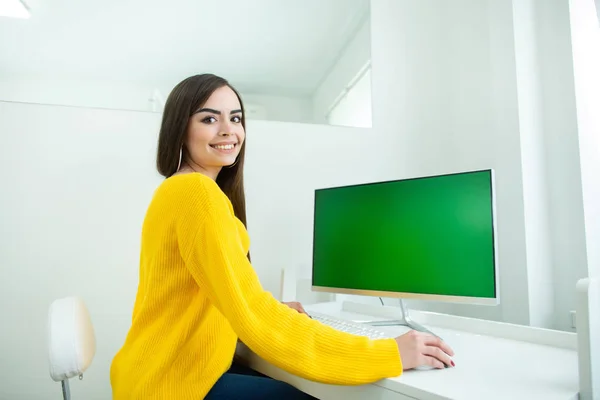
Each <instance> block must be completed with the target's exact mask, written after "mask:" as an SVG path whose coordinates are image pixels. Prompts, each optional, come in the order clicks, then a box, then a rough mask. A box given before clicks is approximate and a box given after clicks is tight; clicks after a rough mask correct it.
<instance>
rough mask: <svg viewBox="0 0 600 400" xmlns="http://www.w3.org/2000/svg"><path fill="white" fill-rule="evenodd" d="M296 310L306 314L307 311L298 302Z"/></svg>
mask: <svg viewBox="0 0 600 400" xmlns="http://www.w3.org/2000/svg"><path fill="white" fill-rule="evenodd" d="M298 311H300V312H301V313H304V314H307V312H306V311H305V310H304V307H302V304H300V303H298Z"/></svg>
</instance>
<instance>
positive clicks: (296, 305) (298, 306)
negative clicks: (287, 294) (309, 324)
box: [282, 301, 308, 315]
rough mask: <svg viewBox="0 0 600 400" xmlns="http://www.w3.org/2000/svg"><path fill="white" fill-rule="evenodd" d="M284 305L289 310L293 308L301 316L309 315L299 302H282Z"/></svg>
mask: <svg viewBox="0 0 600 400" xmlns="http://www.w3.org/2000/svg"><path fill="white" fill-rule="evenodd" d="M282 303H283V304H285V305H286V306H288V307H289V308H293V309H294V310H296V311H298V312H299V313H300V314H306V315H308V313H307V312H306V311H304V307H302V304H300V303H298V302H297V301H288V302H286V301H282Z"/></svg>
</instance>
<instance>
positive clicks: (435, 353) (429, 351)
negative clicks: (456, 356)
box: [423, 346, 452, 367]
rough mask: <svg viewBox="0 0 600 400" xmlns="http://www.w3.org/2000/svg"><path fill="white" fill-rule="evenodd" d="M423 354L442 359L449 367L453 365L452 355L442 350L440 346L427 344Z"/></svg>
mask: <svg viewBox="0 0 600 400" xmlns="http://www.w3.org/2000/svg"><path fill="white" fill-rule="evenodd" d="M423 354H424V355H426V356H430V357H433V358H435V359H437V360H439V361H441V362H442V363H444V364H445V365H447V366H448V367H451V366H452V359H451V358H450V356H449V355H448V354H446V353H444V352H443V351H442V350H440V348H439V347H433V346H427V347H425V350H424V351H423Z"/></svg>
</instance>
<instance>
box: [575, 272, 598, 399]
mask: <svg viewBox="0 0 600 400" xmlns="http://www.w3.org/2000/svg"><path fill="white" fill-rule="evenodd" d="M576 315H577V352H578V355H579V398H580V399H581V400H599V399H600V340H598V339H599V338H600V278H584V279H581V280H579V282H577V314H576Z"/></svg>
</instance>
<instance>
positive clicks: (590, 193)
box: [570, 0, 600, 277]
mask: <svg viewBox="0 0 600 400" xmlns="http://www.w3.org/2000/svg"><path fill="white" fill-rule="evenodd" d="M594 6H595V7H594ZM594 9H595V11H596V14H597V15H598V19H596V18H594V14H595V13H594ZM570 11H571V27H572V28H571V37H572V44H573V58H574V72H575V93H576V95H577V124H578V127H579V151H580V158H581V170H582V186H583V204H584V218H585V231H586V242H587V260H588V265H587V271H586V272H587V275H588V276H593V277H597V276H600V245H599V244H600V179H598V171H600V114H599V113H598V105H599V104H600V72H599V71H600V0H596V3H595V4H594V2H593V1H592V0H571V1H570ZM580 273H581V271H580Z"/></svg>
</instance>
